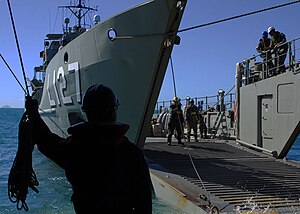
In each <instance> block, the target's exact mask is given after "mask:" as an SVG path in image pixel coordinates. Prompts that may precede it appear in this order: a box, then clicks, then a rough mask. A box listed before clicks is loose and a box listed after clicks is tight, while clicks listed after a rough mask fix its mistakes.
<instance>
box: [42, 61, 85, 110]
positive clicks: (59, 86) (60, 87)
mask: <svg viewBox="0 0 300 214" xmlns="http://www.w3.org/2000/svg"><path fill="white" fill-rule="evenodd" d="M72 73H74V78H75V79H74V83H75V84H74V86H75V93H76V102H78V103H81V85H80V69H79V63H78V62H74V63H71V64H69V65H68V72H67V73H66V74H72ZM66 74H65V72H64V68H63V67H62V66H61V67H59V68H58V70H57V72H56V70H54V71H53V79H52V84H51V80H50V73H49V74H48V81H47V94H48V98H49V103H50V106H51V107H52V108H55V107H57V106H61V102H62V103H63V104H64V105H72V104H74V101H73V100H72V98H71V96H65V91H66V90H67V88H68V85H67V80H66V77H65V75H66ZM50 85H51V86H53V93H50ZM69 90H70V89H69Z"/></svg>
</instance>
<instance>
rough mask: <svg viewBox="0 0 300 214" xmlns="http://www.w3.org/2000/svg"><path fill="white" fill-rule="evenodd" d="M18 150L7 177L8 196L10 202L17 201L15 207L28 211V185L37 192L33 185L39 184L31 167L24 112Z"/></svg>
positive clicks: (27, 121) (26, 117)
mask: <svg viewBox="0 0 300 214" xmlns="http://www.w3.org/2000/svg"><path fill="white" fill-rule="evenodd" d="M18 141H19V145H18V151H17V154H16V157H15V159H14V162H13V165H12V167H11V170H10V173H9V177H8V197H9V200H10V201H11V202H12V203H17V209H18V210H21V209H24V210H25V211H28V210H29V208H28V206H27V204H26V197H27V194H28V187H30V188H31V189H32V190H33V191H35V192H36V193H38V192H39V191H38V190H37V188H36V187H35V186H38V185H39V182H38V180H37V177H36V174H35V172H34V171H33V167H32V151H33V148H34V145H33V143H32V140H31V124H30V121H29V119H28V116H27V114H26V112H25V113H24V114H23V116H22V118H21V121H20V123H19V136H18Z"/></svg>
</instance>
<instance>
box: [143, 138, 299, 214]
mask: <svg viewBox="0 0 300 214" xmlns="http://www.w3.org/2000/svg"><path fill="white" fill-rule="evenodd" d="M175 142H176V141H175ZM144 153H145V156H146V157H147V158H148V159H149V167H150V170H151V177H152V182H153V186H154V191H155V194H156V195H157V197H161V198H163V199H165V200H167V201H168V202H170V203H171V204H173V205H175V206H177V207H178V208H180V209H182V210H183V211H184V212H186V213H207V212H210V209H211V208H213V207H217V208H218V210H219V212H220V213H246V212H248V211H253V212H254V213H256V212H258V213H259V212H265V213H297V212H299V211H300V200H299V198H300V164H299V163H295V162H292V161H285V160H279V159H276V158H274V157H271V156H269V155H266V154H263V153H260V152H256V151H254V150H250V149H248V148H245V147H242V146H240V144H239V143H237V142H236V141H234V140H226V141H225V140H216V139H209V140H202V141H201V142H200V143H189V144H188V148H187V147H181V146H179V145H177V144H175V143H174V144H173V145H172V146H168V145H167V143H166V139H165V138H147V140H146V143H145V146H144ZM188 154H190V156H189V155H188ZM190 157H191V158H192V160H193V164H194V165H195V168H196V171H195V170H194V168H193V165H192V163H191V160H190ZM197 173H199V175H200V178H201V179H199V178H198V176H197ZM210 203H211V204H210ZM215 213H218V212H216V210H215Z"/></svg>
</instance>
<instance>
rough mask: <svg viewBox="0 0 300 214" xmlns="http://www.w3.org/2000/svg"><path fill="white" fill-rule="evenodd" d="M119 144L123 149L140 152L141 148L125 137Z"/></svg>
mask: <svg viewBox="0 0 300 214" xmlns="http://www.w3.org/2000/svg"><path fill="white" fill-rule="evenodd" d="M121 146H122V147H123V149H126V150H128V151H131V152H142V151H141V149H140V148H139V147H138V146H137V145H135V144H134V143H132V142H131V141H130V140H129V139H128V138H127V137H126V138H125V140H124V141H123V142H122V143H121Z"/></svg>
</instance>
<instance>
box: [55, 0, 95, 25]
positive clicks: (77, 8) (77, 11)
mask: <svg viewBox="0 0 300 214" xmlns="http://www.w3.org/2000/svg"><path fill="white" fill-rule="evenodd" d="M83 4H84V3H83ZM59 8H67V9H69V10H70V11H71V13H72V14H73V15H74V16H75V17H76V18H77V23H78V28H79V29H80V28H81V19H82V18H83V17H84V16H85V15H86V14H87V13H88V12H89V11H98V10H97V9H96V8H92V7H86V6H85V5H82V0H79V1H78V5H68V6H59Z"/></svg>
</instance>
